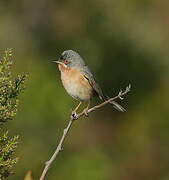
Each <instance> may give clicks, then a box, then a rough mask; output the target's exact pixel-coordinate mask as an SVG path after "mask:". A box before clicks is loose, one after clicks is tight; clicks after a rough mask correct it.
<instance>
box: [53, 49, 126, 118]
mask: <svg viewBox="0 0 169 180" xmlns="http://www.w3.org/2000/svg"><path fill="white" fill-rule="evenodd" d="M54 62H55V63H57V64H58V67H59V70H60V72H61V80H62V83H63V86H64V88H65V89H66V91H67V92H68V94H69V95H70V96H72V97H73V98H74V99H76V100H79V101H80V103H79V104H78V106H77V107H76V108H75V109H74V111H73V112H72V115H75V114H76V111H77V110H78V109H79V107H80V105H81V104H82V101H88V106H87V107H86V108H85V109H84V113H85V114H86V115H87V111H88V109H89V106H90V101H91V98H92V97H93V95H94V94H97V95H98V96H99V98H100V99H101V100H102V101H106V100H108V99H109V97H108V96H107V95H106V94H105V93H104V92H103V90H102V89H101V88H100V86H99V84H98V83H97V81H96V78H95V76H94V74H93V73H92V72H91V71H90V69H89V68H88V66H87V65H86V64H85V62H84V60H83V59H82V57H81V56H80V55H79V54H78V53H77V52H75V51H73V50H66V51H64V52H63V53H62V54H61V56H60V58H59V60H58V61H54ZM110 103H111V104H113V106H114V107H115V108H116V109H117V110H119V111H122V112H124V111H125V109H124V108H123V107H122V106H120V105H119V104H118V103H117V102H115V101H111V102H110Z"/></svg>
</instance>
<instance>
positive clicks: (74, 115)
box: [71, 111, 78, 120]
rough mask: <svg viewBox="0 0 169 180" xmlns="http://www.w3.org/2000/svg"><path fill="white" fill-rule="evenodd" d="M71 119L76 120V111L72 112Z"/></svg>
mask: <svg viewBox="0 0 169 180" xmlns="http://www.w3.org/2000/svg"><path fill="white" fill-rule="evenodd" d="M71 117H72V119H74V120H75V119H78V117H77V113H76V111H73V112H72V114H71Z"/></svg>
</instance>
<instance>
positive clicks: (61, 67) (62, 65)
mask: <svg viewBox="0 0 169 180" xmlns="http://www.w3.org/2000/svg"><path fill="white" fill-rule="evenodd" d="M59 70H60V71H61V72H65V71H69V70H70V68H69V67H67V66H66V65H65V64H63V63H59Z"/></svg>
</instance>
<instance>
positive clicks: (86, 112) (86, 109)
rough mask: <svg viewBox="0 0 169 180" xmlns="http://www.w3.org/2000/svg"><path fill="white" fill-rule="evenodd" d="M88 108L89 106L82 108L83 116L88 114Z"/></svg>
mask: <svg viewBox="0 0 169 180" xmlns="http://www.w3.org/2000/svg"><path fill="white" fill-rule="evenodd" d="M88 109H89V108H85V109H84V110H83V112H84V115H85V116H88V114H89V113H88Z"/></svg>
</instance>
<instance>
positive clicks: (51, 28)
mask: <svg viewBox="0 0 169 180" xmlns="http://www.w3.org/2000/svg"><path fill="white" fill-rule="evenodd" d="M0 22H1V23H0V51H1V52H3V50H4V49H5V48H7V47H9V48H10V47H12V48H14V58H13V59H14V67H13V73H14V74H20V73H23V72H27V73H29V79H28V81H27V89H26V91H25V92H24V93H23V94H22V96H21V97H20V106H19V111H18V113H17V116H16V118H15V120H14V121H11V122H9V123H8V124H7V126H8V129H9V133H10V134H11V136H12V135H16V134H19V135H20V145H19V147H18V150H17V156H18V157H19V162H18V163H17V165H16V166H15V174H14V175H13V176H11V177H9V178H8V179H9V180H22V179H23V178H24V176H25V174H26V172H27V171H28V170H32V173H33V176H34V177H35V178H36V179H37V178H39V177H40V174H41V172H42V170H43V168H44V163H45V161H46V160H48V159H49V157H51V155H52V154H53V152H54V150H55V148H56V146H57V144H58V142H59V140H60V138H61V136H62V131H63V129H64V128H65V126H66V125H67V124H68V121H69V115H70V113H71V111H72V109H73V108H74V107H75V106H76V105H77V104H78V102H77V101H76V100H73V99H72V97H70V96H69V95H68V94H67V93H66V91H65V90H64V88H63V86H62V84H61V81H60V73H59V71H58V68H57V66H56V64H53V63H52V60H56V59H58V58H59V56H60V54H61V53H62V52H63V51H64V50H66V49H72V50H75V51H77V52H79V53H80V55H81V56H82V57H83V58H84V60H85V61H86V63H87V64H88V65H89V67H90V68H91V69H92V71H93V72H94V73H95V75H96V77H97V80H98V82H99V83H100V85H101V87H104V90H105V92H106V93H107V94H108V95H109V96H115V95H117V93H118V92H119V90H120V89H125V87H126V86H127V85H128V84H129V83H131V84H132V91H131V92H130V93H129V94H128V95H127V96H126V97H125V99H124V100H123V101H122V102H121V101H118V102H119V103H120V104H121V105H123V106H124V107H125V108H126V109H127V112H125V113H120V112H117V111H116V110H115V109H113V108H112V107H111V106H109V105H107V106H106V107H104V108H102V109H100V110H99V111H95V112H93V113H91V114H90V115H89V117H88V118H82V119H80V120H78V121H77V122H75V124H74V125H73V127H72V129H71V131H70V133H69V136H68V137H67V139H66V141H65V144H64V151H63V152H62V153H60V154H59V156H58V157H57V158H56V160H55V162H54V163H53V164H52V167H51V169H50V170H49V172H48V174H47V178H46V179H47V180H55V179H62V180H67V179H69V180H112V179H115V180H143V179H144V180H150V179H153V180H168V179H169V101H168V99H169V94H168V92H169V76H168V75H169V73H168V71H169V61H168V57H169V48H168V47H169V1H165V0H164V1H160V0H118V1H115V0H104V1H101V0H93V1H91V0H86V1H82V0H72V1H68V0H51V1H47V0H41V1H33V0H29V1H28V0H22V1H21V0H17V1H7V0H1V1H0ZM99 102H100V101H99V100H98V99H97V98H96V99H95V100H93V105H94V104H96V103H99ZM83 107H84V106H83Z"/></svg>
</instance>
